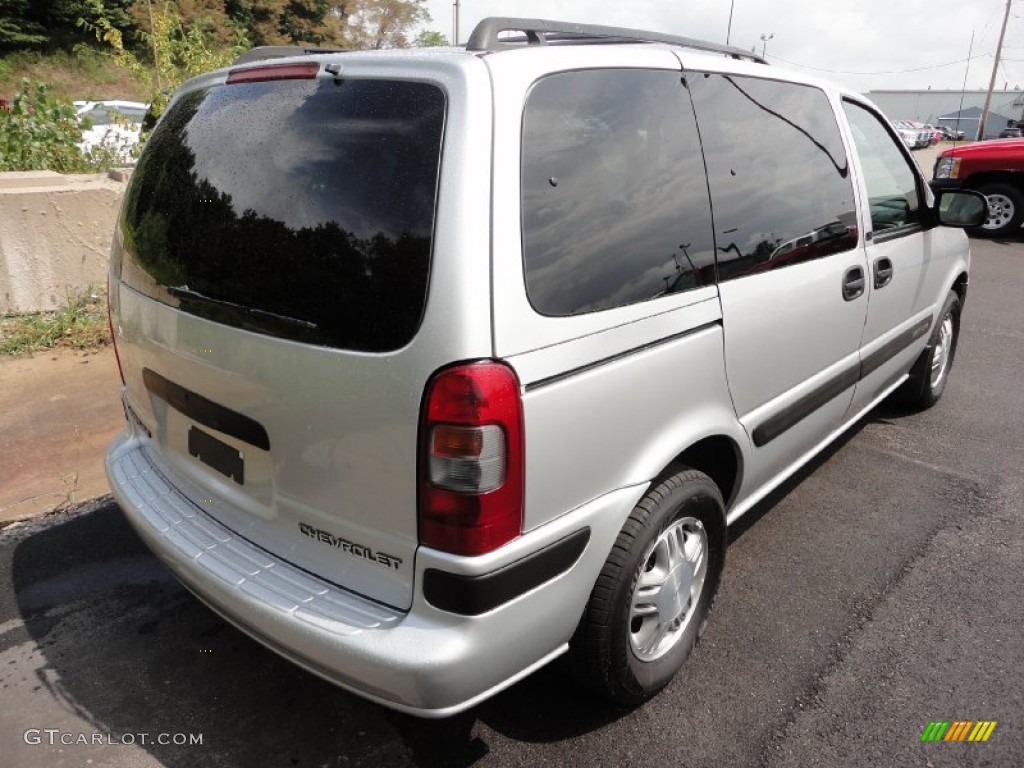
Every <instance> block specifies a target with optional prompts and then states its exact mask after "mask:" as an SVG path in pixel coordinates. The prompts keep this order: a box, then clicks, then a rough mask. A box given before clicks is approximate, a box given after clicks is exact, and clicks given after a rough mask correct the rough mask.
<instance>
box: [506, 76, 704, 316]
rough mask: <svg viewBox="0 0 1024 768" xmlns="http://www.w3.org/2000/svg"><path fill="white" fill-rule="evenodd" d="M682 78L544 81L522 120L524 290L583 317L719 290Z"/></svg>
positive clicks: (541, 307) (558, 310)
mask: <svg viewBox="0 0 1024 768" xmlns="http://www.w3.org/2000/svg"><path fill="white" fill-rule="evenodd" d="M680 75H681V73H680V72H670V71H656V70H587V71H580V72H566V73H560V74H556V75H551V76H549V77H546V78H544V79H542V80H540V81H539V82H537V83H536V84H535V85H534V87H533V89H532V91H531V92H530V94H529V96H528V98H527V102H526V107H525V111H524V117H523V138H522V169H521V178H522V227H523V243H524V252H523V260H524V268H525V273H526V289H527V295H528V297H529V299H530V302H531V304H532V305H533V307H534V308H535V309H536V310H537V311H538V312H540V313H541V314H544V315H549V316H566V315H577V314H582V313H587V312H595V311H598V310H605V309H611V308H614V307H619V306H623V305H627V304H635V303H637V302H641V301H646V300H649V299H654V298H658V297H660V296H665V295H668V294H673V293H679V292H683V291H687V290H690V289H693V288H696V287H699V286H702V285H709V284H712V285H713V284H714V281H715V275H714V262H715V257H714V246H713V239H712V228H711V213H710V206H709V204H708V190H707V181H706V179H705V176H704V166H703V161H702V159H701V154H700V140H699V136H698V135H697V128H696V125H695V121H694V116H693V108H692V106H691V104H690V97H689V94H688V92H687V90H686V88H685V86H684V84H683V82H682V78H681V76H680Z"/></svg>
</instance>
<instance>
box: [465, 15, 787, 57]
mask: <svg viewBox="0 0 1024 768" xmlns="http://www.w3.org/2000/svg"><path fill="white" fill-rule="evenodd" d="M502 32H522V33H524V34H525V38H524V37H522V36H519V37H513V38H499V37H498V35H499V34H501V33H502ZM556 41H557V42H560V43H572V42H577V43H594V42H606V43H668V44H669V45H678V46H682V47H684V48H693V49H695V50H698V51H708V52H711V53H721V54H724V55H726V56H731V57H732V58H734V59H749V60H750V61H754V62H757V63H758V64H767V63H768V61H767V60H766V59H764V58H763V57H761V56H758V55H757V54H756V53H752V52H751V51H746V50H744V49H742V48H735V47H733V46H729V45H719V44H717V43H709V42H706V41H704V40H695V39H694V38H690V37H679V36H678V35H666V34H664V33H662V32H647V31H645V30H642V29H630V28H628V27H605V26H599V25H597V24H576V23H573V22H569V21H551V20H549V19H517V18H512V17H506V16H493V17H491V18H488V19H484V20H483V21H481V22H480V23H479V24H477V25H476V28H475V29H474V30H473V34H472V35H470V37H469V42H467V43H466V50H467V51H500V50H503V49H506V48H509V47H520V46H522V45H523V44H524V42H525V44H526V45H547V43H548V42H556Z"/></svg>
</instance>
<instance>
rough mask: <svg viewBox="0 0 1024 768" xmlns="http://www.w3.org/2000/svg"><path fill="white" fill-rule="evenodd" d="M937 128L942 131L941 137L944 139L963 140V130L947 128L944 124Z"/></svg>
mask: <svg viewBox="0 0 1024 768" xmlns="http://www.w3.org/2000/svg"><path fill="white" fill-rule="evenodd" d="M939 130H940V131H942V138H944V139H945V140H946V141H963V140H964V132H963V131H961V130H959V129H957V128H947V127H946V126H944V125H940V126H939Z"/></svg>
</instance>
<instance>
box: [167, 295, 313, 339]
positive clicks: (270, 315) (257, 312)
mask: <svg viewBox="0 0 1024 768" xmlns="http://www.w3.org/2000/svg"><path fill="white" fill-rule="evenodd" d="M167 292H168V293H169V294H171V296H173V297H174V298H176V299H185V300H186V301H198V302H200V303H203V304H213V305H215V306H218V307H228V308H229V309H234V310H237V311H239V312H244V313H245V314H247V315H251V316H253V317H262V318H267V319H270V320H278V321H280V322H283V323H288V324H289V325H297V326H299V327H300V328H306V329H307V330H310V331H316V330H319V329H320V326H318V325H317V324H316V323H311V322H309V321H308V320H300V319H299V318H297V317H288V316H287V315H279V314H277V313H276V312H268V311H267V310H265V309H257V308H256V307H247V306H245V305H244V304H236V303H235V302H233V301H225V300H224V299H215V298H213V297H212V296H206V295H205V294H202V293H199V292H198V291H193V290H191V289H190V288H189V287H188V286H182V287H181V288H174V287H171V288H168V289H167Z"/></svg>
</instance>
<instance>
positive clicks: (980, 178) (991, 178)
mask: <svg viewBox="0 0 1024 768" xmlns="http://www.w3.org/2000/svg"><path fill="white" fill-rule="evenodd" d="M986 184H1009V185H1011V186H1014V187H1017V188H1018V189H1020V190H1021V191H1022V192H1024V172H1020V171H981V172H979V173H974V174H971V175H970V176H968V177H967V179H965V180H964V184H963V186H964V188H966V189H973V190H977V189H979V188H980V187H983V186H985V185H986Z"/></svg>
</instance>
